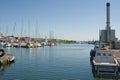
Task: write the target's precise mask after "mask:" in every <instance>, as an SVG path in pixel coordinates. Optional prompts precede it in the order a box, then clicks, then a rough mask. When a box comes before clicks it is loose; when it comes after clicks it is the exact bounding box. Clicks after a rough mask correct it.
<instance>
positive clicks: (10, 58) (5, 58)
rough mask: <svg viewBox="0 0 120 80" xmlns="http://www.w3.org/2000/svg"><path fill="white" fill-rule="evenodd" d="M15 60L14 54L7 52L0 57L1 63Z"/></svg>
mask: <svg viewBox="0 0 120 80" xmlns="http://www.w3.org/2000/svg"><path fill="white" fill-rule="evenodd" d="M14 61H15V56H13V55H12V54H5V55H4V56H2V57H0V64H7V63H11V62H14Z"/></svg>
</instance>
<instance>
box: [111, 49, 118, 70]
mask: <svg viewBox="0 0 120 80" xmlns="http://www.w3.org/2000/svg"><path fill="white" fill-rule="evenodd" d="M111 51H112V52H113V56H114V58H115V59H116V60H117V61H118V64H119V65H118V67H119V69H120V50H118V49H111Z"/></svg>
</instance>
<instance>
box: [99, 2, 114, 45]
mask: <svg viewBox="0 0 120 80" xmlns="http://www.w3.org/2000/svg"><path fill="white" fill-rule="evenodd" d="M106 12H107V13H106V28H105V29H103V30H100V31H99V40H100V41H101V42H104V43H107V44H109V43H115V42H116V37H115V30H114V29H111V27H110V3H106Z"/></svg>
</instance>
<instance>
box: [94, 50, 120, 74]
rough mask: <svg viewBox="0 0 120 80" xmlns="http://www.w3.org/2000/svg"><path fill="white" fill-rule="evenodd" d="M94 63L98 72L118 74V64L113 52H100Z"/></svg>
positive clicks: (97, 53) (96, 55)
mask: <svg viewBox="0 0 120 80" xmlns="http://www.w3.org/2000/svg"><path fill="white" fill-rule="evenodd" d="M92 62H93V66H94V69H95V71H97V72H113V73H117V72H118V62H117V60H116V59H115V58H114V56H113V52H112V51H111V50H98V51H97V52H96V54H95V57H94V59H93V61H92Z"/></svg>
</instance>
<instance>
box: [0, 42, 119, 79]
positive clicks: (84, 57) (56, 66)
mask: <svg viewBox="0 0 120 80" xmlns="http://www.w3.org/2000/svg"><path fill="white" fill-rule="evenodd" d="M93 47H94V46H93V45H89V44H61V45H57V46H51V47H49V46H46V47H41V48H5V51H6V53H10V54H13V55H15V57H16V61H15V63H13V64H9V65H3V66H0V80H69V79H71V80H119V79H120V77H119V76H118V75H115V74H97V73H94V71H93V70H92V66H91V62H90V55H89V52H90V50H91V49H92V48H93Z"/></svg>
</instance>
